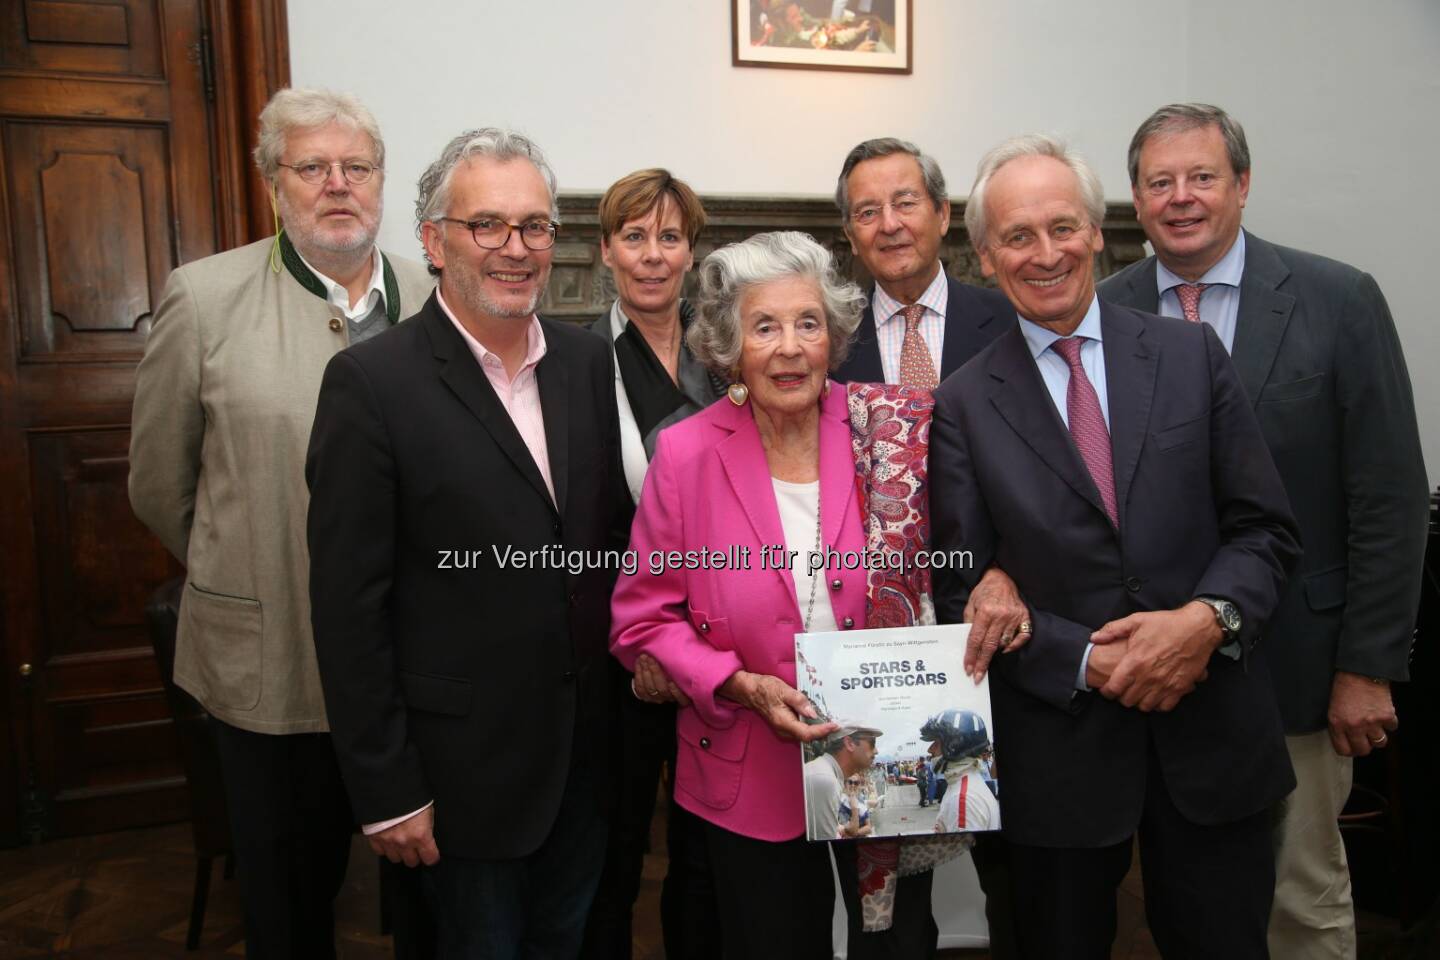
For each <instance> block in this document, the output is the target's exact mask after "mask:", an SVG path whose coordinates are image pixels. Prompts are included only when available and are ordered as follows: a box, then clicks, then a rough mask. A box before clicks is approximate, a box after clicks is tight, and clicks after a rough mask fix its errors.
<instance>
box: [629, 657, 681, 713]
mask: <svg viewBox="0 0 1440 960" xmlns="http://www.w3.org/2000/svg"><path fill="white" fill-rule="evenodd" d="M630 690H631V691H632V692H633V693H634V694H635V698H636V699H637V700H643V701H644V702H645V703H674V704H678V705H679V706H682V707H688V706H690V698H689V697H687V696H685V691H683V690H681V689H680V688H679V687H678V686H676V684H675V681H674V680H671V679H670V674H668V673H666V672H665V668H664V667H662V666H660V661H659V660H656V659H655V658H654V657H652V656H650V654H648V653H642V654H640V656H638V657H636V658H635V676H633V677H631V678H630Z"/></svg>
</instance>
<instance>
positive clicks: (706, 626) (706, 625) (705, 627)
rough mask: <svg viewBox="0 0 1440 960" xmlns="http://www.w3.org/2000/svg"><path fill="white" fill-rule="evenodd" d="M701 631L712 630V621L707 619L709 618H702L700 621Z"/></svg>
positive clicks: (707, 631)
mask: <svg viewBox="0 0 1440 960" xmlns="http://www.w3.org/2000/svg"><path fill="white" fill-rule="evenodd" d="M700 632H701V633H709V632H710V623H709V621H707V620H701V621H700Z"/></svg>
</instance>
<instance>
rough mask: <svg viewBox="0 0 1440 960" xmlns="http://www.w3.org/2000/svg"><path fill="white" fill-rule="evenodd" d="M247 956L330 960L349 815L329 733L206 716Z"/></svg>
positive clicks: (267, 959) (347, 854) (253, 958)
mask: <svg viewBox="0 0 1440 960" xmlns="http://www.w3.org/2000/svg"><path fill="white" fill-rule="evenodd" d="M211 720H212V721H213V724H212V726H213V727H214V730H215V743H216V746H217V748H218V750H219V754H220V770H221V774H222V776H223V778H224V780H225V800H226V803H227V805H228V807H229V812H230V833H231V840H232V843H233V844H234V848H235V866H236V870H237V872H238V873H239V877H240V894H241V898H242V899H243V901H244V908H245V956H247V957H249V958H250V960H333V958H334V956H335V915H334V900H335V896H336V894H338V893H339V892H340V887H341V885H342V884H344V882H345V868H346V866H347V865H348V863H349V859H350V837H351V832H352V830H353V823H354V821H353V819H352V818H351V814H350V801H349V799H348V798H347V797H346V795H345V787H344V784H343V783H342V782H341V780H340V768H339V765H338V764H337V763H336V761H335V751H334V749H333V748H332V746H331V744H330V735H329V734H324V733H299V734H284V735H275V734H265V733H251V732H250V731H248V730H241V729H239V728H238V727H232V726H230V725H229V724H227V723H224V722H222V721H220V720H216V719H215V718H214V717H212V718H211Z"/></svg>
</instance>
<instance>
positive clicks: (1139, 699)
mask: <svg viewBox="0 0 1440 960" xmlns="http://www.w3.org/2000/svg"><path fill="white" fill-rule="evenodd" d="M1224 637H1225V635H1224V633H1223V631H1221V629H1220V625H1219V624H1218V623H1216V622H1215V613H1214V611H1213V610H1211V608H1210V607H1208V606H1206V605H1205V604H1203V603H1200V602H1199V601H1192V602H1190V603H1187V604H1186V605H1185V606H1183V607H1180V608H1179V609H1178V610H1155V611H1150V612H1146V613H1132V614H1131V615H1130V616H1128V617H1122V618H1121V619H1119V620H1112V621H1110V622H1109V623H1107V624H1105V625H1104V626H1103V627H1101V628H1100V629H1099V630H1096V631H1095V632H1094V633H1093V634H1091V635H1090V642H1091V643H1093V644H1095V646H1094V648H1093V649H1092V650H1091V651H1090V660H1089V661H1088V662H1087V664H1086V683H1088V684H1089V685H1090V686H1091V688H1092V689H1093V688H1096V687H1098V688H1099V690H1100V693H1101V694H1102V695H1103V696H1105V697H1107V698H1109V699H1111V700H1119V701H1120V703H1121V704H1122V705H1123V706H1126V707H1137V708H1139V709H1140V710H1143V711H1146V712H1149V711H1151V710H1159V711H1162V712H1163V711H1166V710H1173V709H1174V708H1175V705H1176V704H1177V703H1179V702H1180V698H1181V697H1183V696H1185V695H1186V694H1188V693H1189V692H1190V691H1192V690H1194V689H1195V686H1196V684H1198V683H1201V682H1202V681H1204V680H1205V679H1206V677H1207V676H1209V674H1208V673H1207V672H1206V665H1207V664H1208V663H1209V662H1210V655H1211V654H1212V653H1214V652H1215V650H1216V648H1217V647H1219V646H1220V644H1221V643H1222V642H1223V641H1224ZM1117 645H1122V646H1120V647H1118V648H1117ZM1097 680H1099V681H1100V682H1099V683H1097V682H1096V681H1097Z"/></svg>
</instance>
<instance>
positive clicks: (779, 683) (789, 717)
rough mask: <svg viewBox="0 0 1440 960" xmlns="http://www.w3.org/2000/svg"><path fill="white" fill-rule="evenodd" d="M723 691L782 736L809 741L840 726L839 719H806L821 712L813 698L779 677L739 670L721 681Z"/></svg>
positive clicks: (777, 734)
mask: <svg viewBox="0 0 1440 960" xmlns="http://www.w3.org/2000/svg"><path fill="white" fill-rule="evenodd" d="M719 693H720V695H721V696H722V697H725V698H726V699H727V700H733V701H734V702H736V703H738V704H740V706H742V707H745V708H746V709H747V710H750V711H752V712H753V713H757V714H759V715H760V719H762V720H764V721H765V722H766V723H768V724H770V729H772V730H774V731H775V735H776V736H778V737H779V738H780V739H781V740H798V741H800V742H801V743H809V742H810V741H811V740H823V739H824V738H826V737H828V736H829V735H830V734H831V733H833V732H834V731H836V730H838V729H840V725H839V724H838V723H834V722H833V721H832V722H829V723H806V722H805V721H806V720H815V719H816V718H817V717H818V716H819V714H817V713H816V712H815V707H814V706H813V705H811V703H810V700H809V699H808V698H807V697H806V696H805V694H803V693H801V692H800V691H799V690H796V689H795V688H794V687H792V686H790V684H788V683H786V682H785V681H784V680H781V679H780V678H779V677H776V676H771V675H770V674H767V673H751V672H750V671H748V670H737V671H735V672H734V673H732V674H731V675H730V679H728V680H726V681H725V682H724V683H723V684H721V685H720V690H719Z"/></svg>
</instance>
